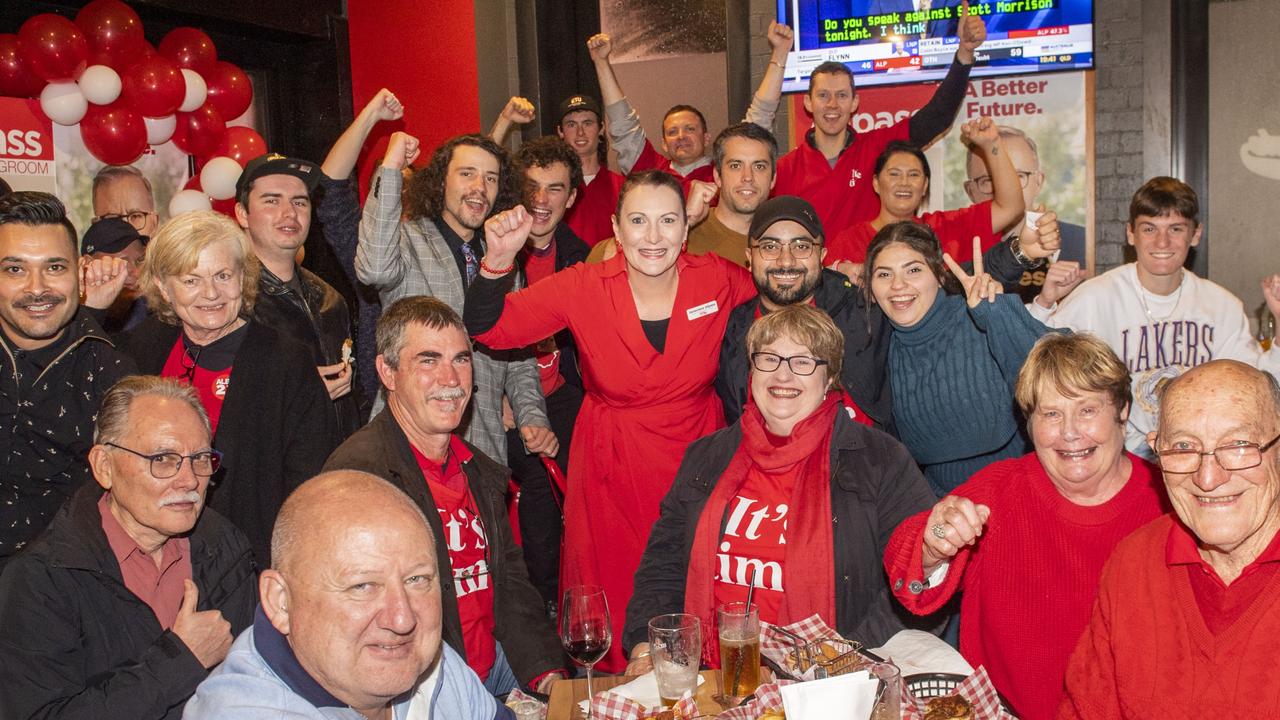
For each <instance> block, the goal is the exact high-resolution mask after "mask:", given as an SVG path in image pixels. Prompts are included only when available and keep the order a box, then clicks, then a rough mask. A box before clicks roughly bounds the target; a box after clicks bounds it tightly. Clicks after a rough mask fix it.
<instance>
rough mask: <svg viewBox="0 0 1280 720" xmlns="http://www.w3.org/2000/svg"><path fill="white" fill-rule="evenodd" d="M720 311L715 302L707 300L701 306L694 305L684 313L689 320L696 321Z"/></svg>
mask: <svg viewBox="0 0 1280 720" xmlns="http://www.w3.org/2000/svg"><path fill="white" fill-rule="evenodd" d="M719 309H720V306H719V305H718V304H717V303H716V301H715V300H708V301H707V302H704V303H702V304H701V305H694V306H693V307H691V308H689V309H688V310H686V311H685V315H687V316H688V317H689V319H690V320H697V319H698V318H700V317H703V316H705V315H714V314H716V312H717V311H718V310H719Z"/></svg>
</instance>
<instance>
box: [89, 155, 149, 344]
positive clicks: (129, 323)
mask: <svg viewBox="0 0 1280 720" xmlns="http://www.w3.org/2000/svg"><path fill="white" fill-rule="evenodd" d="M92 192H93V225H92V226H90V228H89V229H88V230H86V231H85V242H86V244H87V245H88V244H89V243H90V239H91V238H90V235H91V234H92V233H93V232H94V228H96V227H97V226H98V225H99V224H100V223H102V222H104V221H107V220H111V221H114V223H116V224H118V223H126V224H128V226H129V227H131V228H133V230H134V231H136V234H137V236H138V237H137V238H134V239H132V240H130V241H129V242H127V243H111V242H107V243H103V242H97V241H95V242H93V243H92V247H91V248H90V247H86V248H85V249H84V251H83V253H82V254H83V255H84V256H85V257H88V258H94V259H105V258H107V257H112V258H119V259H120V260H121V261H123V269H124V271H125V273H126V278H125V280H124V287H123V289H122V290H121V291H120V294H119V295H117V296H116V297H115V299H114V300H113V301H112V302H111V305H110V307H107V308H106V312H105V313H103V314H102V315H101V316H100V318H101V320H102V326H103V328H105V329H106V330H107V332H121V331H124V330H130V329H132V328H134V327H135V326H137V324H138V323H140V322H142V319H143V318H144V317H146V315H147V303H146V301H144V300H143V299H142V292H141V291H140V290H139V289H138V273H139V272H141V270H142V258H143V257H144V255H145V253H146V245H147V239H148V238H150V237H151V236H152V235H154V234H155V232H156V227H157V226H159V224H160V215H159V214H158V213H156V202H155V198H154V196H153V195H152V193H151V181H149V180H147V178H146V176H145V175H143V174H142V172H141V171H140V170H138V168H136V167H133V166H132V165H107V166H106V167H104V168H102V169H101V170H99V171H98V174H97V175H95V176H94V177H93V191H92ZM112 224H113V223H108V226H110V225H112ZM120 234H121V233H120V232H119V231H118V230H115V229H112V232H111V233H110V235H112V236H113V237H114V236H119V235H120Z"/></svg>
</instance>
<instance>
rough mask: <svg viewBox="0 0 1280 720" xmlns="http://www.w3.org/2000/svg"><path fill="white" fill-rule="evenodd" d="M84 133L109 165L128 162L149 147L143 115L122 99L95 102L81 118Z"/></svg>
mask: <svg viewBox="0 0 1280 720" xmlns="http://www.w3.org/2000/svg"><path fill="white" fill-rule="evenodd" d="M80 137H81V139H83V140H84V146H85V147H86V148H88V149H89V152H91V153H93V156H94V157H96V158H98V159H99V160H101V161H102V162H104V163H106V164H108V165H128V164H129V163H131V162H133V161H134V160H137V159H138V158H139V157H141V156H142V153H143V151H144V150H146V149H147V126H146V124H145V123H143V122H142V116H141V115H139V114H138V113H137V112H135V111H133V110H131V109H129V108H128V107H125V106H124V105H122V104H121V103H119V102H115V103H112V104H110V105H92V104H91V105H90V106H89V112H87V113H85V116H84V119H83V120H81V121H80Z"/></svg>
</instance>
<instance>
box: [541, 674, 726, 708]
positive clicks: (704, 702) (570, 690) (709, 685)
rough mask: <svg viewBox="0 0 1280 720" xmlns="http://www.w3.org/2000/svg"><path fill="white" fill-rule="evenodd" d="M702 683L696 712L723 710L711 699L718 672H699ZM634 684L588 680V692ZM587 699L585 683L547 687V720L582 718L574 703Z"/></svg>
mask: <svg viewBox="0 0 1280 720" xmlns="http://www.w3.org/2000/svg"><path fill="white" fill-rule="evenodd" d="M702 678H703V683H702V684H701V685H699V686H698V693H697V694H696V695H695V696H694V700H695V701H696V702H697V703H698V710H700V711H701V712H703V713H706V714H708V715H715V714H718V713H721V712H723V711H724V710H725V707H724V706H723V705H721V704H720V703H718V702H716V700H715V696H716V695H719V694H720V671H719V670H703V671H702ZM632 680H635V678H634V677H631V676H626V675H606V676H603V677H594V678H592V679H591V689H593V690H595V691H596V693H597V694H599V693H600V691H602V690H608V689H609V688H612V687H616V686H618V685H623V684H625V683H628V682H631V681H632ZM586 699H587V679H586V678H579V679H577V680H561V681H560V682H558V683H556V684H555V685H553V686H552V687H551V702H549V703H547V720H582V718H583V714H582V710H581V708H579V707H578V703H580V702H582V701H583V700H586Z"/></svg>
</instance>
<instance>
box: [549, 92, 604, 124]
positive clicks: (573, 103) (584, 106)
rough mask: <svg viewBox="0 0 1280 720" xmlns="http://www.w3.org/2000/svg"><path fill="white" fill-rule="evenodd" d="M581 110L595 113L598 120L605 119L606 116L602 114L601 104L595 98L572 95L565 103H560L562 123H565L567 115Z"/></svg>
mask: <svg viewBox="0 0 1280 720" xmlns="http://www.w3.org/2000/svg"><path fill="white" fill-rule="evenodd" d="M579 110H586V111H588V112H593V113H595V114H596V117H597V118H602V117H604V114H603V113H602V112H600V103H599V102H597V101H596V99H595V98H593V97H591V96H590V95H570V96H569V97H567V98H565V99H564V102H562V103H560V121H561V122H563V121H564V116H565V115H568V114H569V113H573V112H578V111H579Z"/></svg>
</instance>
